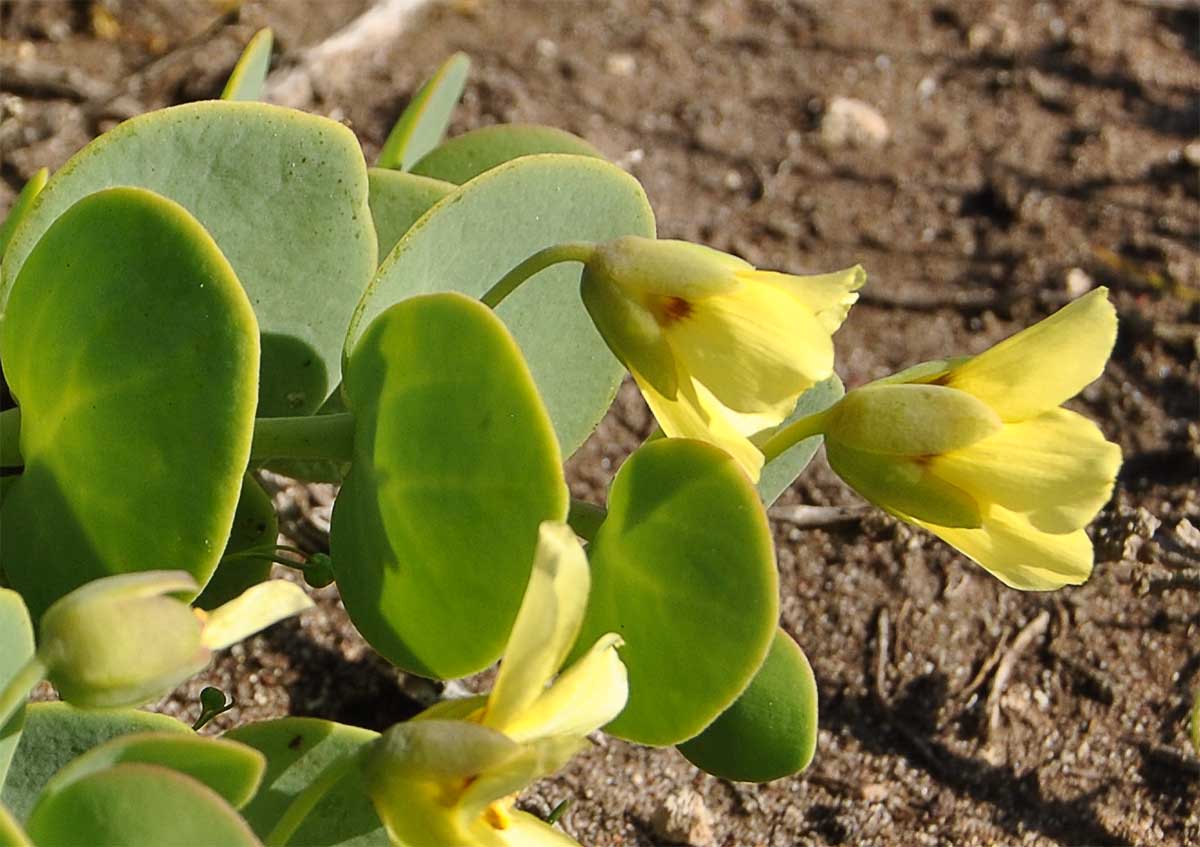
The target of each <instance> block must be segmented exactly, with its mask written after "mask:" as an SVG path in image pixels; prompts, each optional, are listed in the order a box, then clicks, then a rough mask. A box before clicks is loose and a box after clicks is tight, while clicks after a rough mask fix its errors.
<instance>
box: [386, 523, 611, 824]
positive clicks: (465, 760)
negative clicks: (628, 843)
mask: <svg viewBox="0 0 1200 847" xmlns="http://www.w3.org/2000/svg"><path fill="white" fill-rule="evenodd" d="M589 585H590V577H589V572H588V564H587V558H586V557H585V556H584V553H583V550H582V548H581V547H580V546H579V542H578V541H577V540H576V538H575V535H574V533H573V532H572V531H571V529H570V528H569V527H568V526H566V525H565V524H560V523H550V522H547V523H543V524H542V526H541V529H540V532H539V538H538V549H537V555H536V559H535V561H534V566H533V572H532V574H531V576H530V579H529V586H528V588H527V589H526V591H525V598H524V600H523V601H522V603H521V609H520V611H519V612H518V614H517V619H516V623H515V624H514V625H513V630H512V634H511V635H510V636H509V642H508V647H507V649H506V650H505V654H504V660H503V662H502V663H501V665H500V672H499V674H498V676H497V677H496V685H495V687H494V688H493V689H492V692H491V694H490V695H488V696H487V697H486V698H484V697H471V698H467V699H464V700H450V701H446V702H445V703H440V704H438V705H436V706H434V707H433V708H431V709H429V710H427V711H425V712H424V713H422V714H420V715H418V716H417V717H416V718H414V719H413V720H411V721H409V722H407V723H402V724H398V725H396V726H394V727H392V728H391V729H389V730H388V731H387V732H386V733H384V735H383V736H382V737H381V738H380V739H379V741H378V742H377V743H376V746H375V748H374V749H373V750H372V751H371V753H370V754H369V755H368V757H367V760H366V763H365V766H364V773H365V775H366V782H367V786H368V791H369V792H370V794H371V799H372V801H373V802H374V804H375V808H376V810H377V811H378V813H379V816H380V818H381V819H382V820H383V822H384V824H385V826H386V827H387V830H388V834H389V836H390V838H391V840H392V843H393V844H396V845H401V846H402V847H505V846H506V845H507V847H517V846H518V845H519V847H539V845H547V847H554V846H555V845H560V846H561V845H573V847H578V845H577V844H576V842H575V841H574V840H573V839H571V838H568V837H567V836H565V835H563V834H562V833H561V832H560V831H558V830H556V829H554V828H553V827H551V826H549V825H547V824H545V823H543V822H542V821H541V820H539V819H538V818H536V817H534V816H533V815H530V814H527V813H525V812H521V811H518V810H516V809H514V807H513V801H514V798H515V796H516V793H517V792H519V791H520V790H521V789H522V788H524V787H525V786H527V785H529V784H530V783H531V782H533V781H534V780H536V779H538V778H539V777H541V776H544V775H546V774H548V773H551V772H553V771H555V770H558V769H559V768H560V767H562V765H564V764H565V763H566V762H567V760H569V759H570V758H571V757H572V756H573V755H575V753H577V752H578V751H579V750H580V749H582V748H583V747H584V746H586V744H587V740H586V738H587V735H588V733H590V732H592V731H593V730H596V729H599V728H600V727H602V726H603V725H604V724H606V723H608V722H609V721H611V720H612V719H613V718H615V717H616V716H617V715H618V714H619V713H620V712H621V710H622V709H623V708H625V701H626V700H627V699H628V696H629V686H628V680H627V677H626V673H625V666H624V665H623V664H621V660H620V658H619V657H618V656H617V651H616V648H617V647H618V646H620V644H621V641H620V638H618V637H617V636H616V635H613V634H609V635H605V636H603V637H602V638H600V639H599V640H598V641H597V642H596V643H595V644H594V645H593V646H592V648H591V650H590V651H589V652H588V653H587V654H586V655H585V656H584V657H583V658H582V659H580V660H579V661H578V662H576V663H575V664H574V665H572V666H571V667H570V668H568V669H567V670H566V671H565V672H564V673H562V674H561V675H560V676H559V677H558V679H556V680H555V681H554V683H553V684H552V685H550V686H549V687H547V683H549V682H550V680H551V678H552V677H553V676H554V675H555V673H556V672H557V671H558V669H559V667H560V666H561V665H562V663H563V661H564V660H565V659H566V656H567V653H568V652H569V651H570V649H571V646H572V645H573V644H574V642H575V639H576V637H577V636H578V635H579V628H580V625H581V624H582V622H583V614H584V609H585V607H586V604H587V594H588V588H589Z"/></svg>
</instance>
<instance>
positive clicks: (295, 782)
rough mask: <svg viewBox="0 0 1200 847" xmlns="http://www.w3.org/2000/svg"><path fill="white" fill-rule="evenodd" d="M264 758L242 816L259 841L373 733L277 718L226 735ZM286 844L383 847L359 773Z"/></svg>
mask: <svg viewBox="0 0 1200 847" xmlns="http://www.w3.org/2000/svg"><path fill="white" fill-rule="evenodd" d="M223 737H224V738H228V739H230V740H233V741H238V742H240V743H242V744H245V745H248V746H250V747H253V748H254V749H256V750H258V751H260V752H261V753H262V754H263V755H264V756H266V758H267V770H266V773H265V774H264V775H263V781H262V788H261V789H260V790H259V792H258V794H256V795H255V797H254V799H253V800H251V801H250V803H249V805H247V806H246V807H245V808H244V809H242V814H243V816H244V817H245V818H246V821H247V822H248V823H249V824H250V826H251V827H252V828H253V829H254V831H255V832H256V833H258V835H259V836H260V837H263V838H265V837H266V836H267V834H268V833H269V832H271V830H272V829H274V827H275V825H276V824H277V823H279V820H280V818H282V817H283V814H284V812H285V811H286V810H287V808H288V806H289V805H290V804H291V803H292V801H293V800H295V799H296V797H297V796H298V795H299V794H300V793H301V792H303V791H304V789H305V788H307V787H308V786H309V785H311V784H312V783H313V782H315V781H316V779H317V778H318V777H319V776H320V775H321V774H322V773H323V772H324V771H325V769H326V768H327V767H329V766H331V765H333V764H334V763H335V762H338V761H341V760H342V759H344V758H345V757H347V756H353V755H356V754H357V753H358V752H359V751H360V750H362V749H363V748H364V747H365V746H366V745H368V744H370V743H371V742H373V741H374V740H375V739H376V738H378V737H379V734H378V733H376V732H371V731H370V730H366V729H359V728H358V727H354V726H345V725H344V724H339V723H333V722H332V721H324V720H318V719H316V718H280V719H278V720H271V721H262V722H259V723H252V724H247V725H246V726H241V727H238V728H237V729H234V730H230V731H229V732H227V733H225V735H224V736H223ZM289 843H291V844H303V845H306V847H388V837H387V832H386V831H385V830H384V829H383V824H382V823H381V822H380V820H379V817H378V815H376V814H375V807H374V806H373V805H372V804H371V800H370V797H369V796H368V794H367V789H366V786H365V785H364V784H363V780H362V776H361V772H360V770H359V769H358V768H351V769H349V770H348V771H347V773H346V775H345V776H343V777H342V778H341V779H340V780H339V781H337V782H336V783H334V785H333V787H332V788H331V789H330V790H329V793H327V794H326V795H325V796H324V797H323V798H322V799H321V800H320V801H319V802H318V803H317V805H316V806H314V807H313V810H312V811H311V812H309V814H308V816H307V817H306V818H305V819H304V823H302V824H301V825H300V828H299V829H298V830H296V833H295V834H294V835H293V836H292V838H291V839H290V841H289Z"/></svg>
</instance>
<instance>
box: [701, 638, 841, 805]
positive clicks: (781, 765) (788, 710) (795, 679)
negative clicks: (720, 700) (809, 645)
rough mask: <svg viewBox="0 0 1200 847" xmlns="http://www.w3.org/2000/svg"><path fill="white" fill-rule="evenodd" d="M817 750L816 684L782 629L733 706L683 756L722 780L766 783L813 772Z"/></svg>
mask: <svg viewBox="0 0 1200 847" xmlns="http://www.w3.org/2000/svg"><path fill="white" fill-rule="evenodd" d="M816 749H817V681H816V678H815V677H814V676H813V672H812V667H811V666H810V665H809V664H808V658H807V657H806V656H805V655H804V651H803V650H801V649H800V647H799V646H798V645H797V644H796V642H795V641H793V640H792V638H791V636H789V635H788V634H787V633H786V632H784V631H783V630H782V629H780V630H778V631H776V633H775V640H774V641H773V642H772V643H771V652H769V653H768V654H767V659H766V661H765V662H763V665H762V667H761V668H759V669H758V673H756V674H755V675H754V679H753V680H752V681H751V682H750V685H749V686H748V687H747V688H746V690H745V691H743V692H742V693H741V696H739V697H738V698H737V700H735V701H734V703H733V705H732V706H730V707H729V708H728V709H726V710H725V711H724V712H722V713H721V716H720V717H718V718H717V719H716V720H715V721H713V722H712V724H710V725H709V727H708V728H707V729H706V730H704V732H702V733H700V734H699V735H698V736H696V737H695V738H693V739H691V740H690V741H687V742H684V743H683V744H680V745H679V752H681V753H683V755H684V756H686V757H687V760H688V761H689V762H691V763H692V764H694V765H695V766H696V767H698V768H700V769H701V770H704V771H707V772H708V773H710V774H712V775H713V776H719V777H721V778H723V779H732V780H737V781H741V782H767V781H769V780H772V779H780V778H782V777H785V776H791V775H792V774H794V773H798V772H800V771H802V770H804V769H805V768H806V767H808V764H809V762H811V761H812V757H813V753H814V752H815V751H816Z"/></svg>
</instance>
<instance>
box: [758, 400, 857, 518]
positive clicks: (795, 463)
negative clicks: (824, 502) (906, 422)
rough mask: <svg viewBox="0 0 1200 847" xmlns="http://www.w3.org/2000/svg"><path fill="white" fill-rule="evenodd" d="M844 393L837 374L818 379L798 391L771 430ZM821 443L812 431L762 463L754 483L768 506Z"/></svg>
mask: <svg viewBox="0 0 1200 847" xmlns="http://www.w3.org/2000/svg"><path fill="white" fill-rule="evenodd" d="M845 393H846V389H845V388H843V387H842V381H841V380H840V379H838V378H837V377H836V376H831V377H830V378H829V379H827V380H825V381H824V382H818V383H817V384H816V385H814V386H813V387H812V388H810V389H808V391H805V392H804V393H803V394H801V395H800V399H799V400H797V401H796V408H795V410H793V412H792V413H791V414H790V415H789V416H788V418H787V420H785V421H784V422H783V423H781V424H780V425H779V426H778V427H777V428H776V429H775V430H772V432H775V431H778V430H779V429H783V428H784V427H785V426H787V425H788V424H790V423H792V422H794V421H798V420H800V418H804V417H807V416H809V415H813V414H816V413H817V412H823V411H825V410H826V409H828V408H829V407H830V406H832V405H833V404H834V403H836V402H837V401H838V400H840V399H841V398H842V395H843V394H845ZM763 438H764V437H763V436H759V437H758V438H756V439H755V440H756V441H760V442H761V441H762V440H763ZM820 447H821V437H820V436H819V435H814V436H813V437H812V438H805V439H804V440H803V441H798V442H796V443H795V444H793V445H792V446H791V447H789V448H788V449H787V450H786V451H785V452H783V453H782V454H780V455H779V456H776V457H775V458H774V459H773V460H772V461H770V462H767V464H766V465H764V466H763V469H762V476H761V477H759V480H758V485H757V486H756V487H757V488H758V496H759V497H760V498H762V501H763V504H764V505H767V506H770V505H771V504H772V503H774V502H775V501H776V500H778V499H779V495H781V494H783V492H785V491H787V490H788V487H789V486H790V485H791V484H792V483H793V482H795V481H796V477H798V476H800V474H801V473H802V472H803V471H804V469H805V468H807V467H808V463H809V462H811V461H812V459H813V456H815V455H817V450H818V449H820Z"/></svg>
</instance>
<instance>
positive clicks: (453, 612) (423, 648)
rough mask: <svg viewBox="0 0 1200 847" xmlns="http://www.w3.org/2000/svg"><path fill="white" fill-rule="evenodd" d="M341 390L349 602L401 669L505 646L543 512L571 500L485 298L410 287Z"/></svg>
mask: <svg viewBox="0 0 1200 847" xmlns="http://www.w3.org/2000/svg"><path fill="white" fill-rule="evenodd" d="M346 392H347V396H348V400H349V405H350V409H351V411H352V412H353V413H354V420H355V433H354V461H353V464H352V466H351V470H350V473H349V475H348V476H347V477H346V482H345V484H344V485H343V487H342V491H341V494H340V495H339V497H338V499H337V502H336V503H335V505H334V510H333V518H332V528H331V532H330V546H331V550H332V554H333V566H334V572H335V574H336V577H337V583H338V588H339V589H340V591H341V595H342V601H343V602H344V603H345V605H346V611H347V612H349V614H350V617H351V619H352V620H353V621H354V624H355V626H357V627H358V629H359V631H360V632H362V634H363V636H364V637H365V638H366V639H367V641H368V642H369V643H370V644H371V646H372V647H374V648H375V649H376V650H378V651H379V652H380V653H382V654H383V655H384V656H385V657H387V659H388V660H389V661H391V662H392V663H393V664H396V665H399V666H400V667H402V668H404V669H405V670H408V671H412V672H415V673H420V674H423V675H425V676H433V677H441V678H450V677H457V676H464V675H466V674H469V673H474V672H475V671H478V670H481V669H483V668H484V667H486V666H487V665H489V664H490V663H492V662H493V661H495V660H496V659H497V658H498V657H499V655H500V653H501V651H502V650H503V648H504V643H505V640H506V639H507V637H508V632H509V629H510V628H511V627H512V623H513V620H514V619H515V617H516V614H517V608H518V606H519V605H520V602H521V596H522V593H523V591H524V588H525V584H526V582H527V581H528V580H529V573H530V569H531V568H532V565H533V553H534V548H535V547H536V544H537V537H538V525H539V524H540V523H541V522H542V521H544V520H562V519H563V518H564V517H565V516H566V512H567V491H566V484H565V483H564V481H563V478H562V470H561V467H560V466H561V458H560V454H559V451H558V445H557V443H556V442H555V440H554V432H553V430H552V428H551V424H550V420H549V417H548V416H547V414H546V410H545V408H544V407H543V406H542V403H541V399H540V398H539V397H538V393H537V389H536V387H535V386H534V384H533V380H532V378H531V377H530V374H529V370H528V369H527V368H526V366H525V363H524V361H523V360H522V359H521V354H520V351H519V350H518V348H517V345H516V343H515V342H514V341H513V338H512V336H511V335H510V334H509V333H508V331H507V330H506V329H505V327H504V324H502V323H501V322H500V320H499V319H497V318H496V316H495V315H494V314H492V312H491V310H489V309H488V308H487V307H485V306H483V305H482V304H481V303H479V302H478V301H476V300H472V299H470V298H469V297H465V296H463V295H460V294H453V293H445V294H434V295H426V296H422V297H414V298H410V299H408V300H405V301H404V302H403V303H399V304H397V305H396V306H393V307H392V308H391V309H389V310H388V311H387V312H385V313H384V314H383V315H381V316H380V317H379V318H377V319H376V320H375V321H374V322H373V323H372V324H371V327H370V328H369V329H368V330H367V332H366V333H365V334H364V335H363V336H362V338H361V339H360V340H359V342H358V344H357V345H356V346H355V348H354V353H353V354H352V355H351V357H350V360H349V362H348V364H347V366H346Z"/></svg>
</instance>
